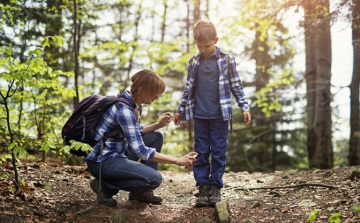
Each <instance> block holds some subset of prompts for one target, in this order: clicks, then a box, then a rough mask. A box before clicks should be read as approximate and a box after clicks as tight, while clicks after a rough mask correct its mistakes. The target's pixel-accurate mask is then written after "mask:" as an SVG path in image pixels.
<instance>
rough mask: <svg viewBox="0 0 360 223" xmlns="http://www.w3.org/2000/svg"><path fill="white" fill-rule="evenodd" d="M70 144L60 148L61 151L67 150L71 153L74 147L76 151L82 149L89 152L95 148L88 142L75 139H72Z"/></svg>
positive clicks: (66, 151) (67, 152)
mask: <svg viewBox="0 0 360 223" xmlns="http://www.w3.org/2000/svg"><path fill="white" fill-rule="evenodd" d="M70 144H71V145H70V146H69V145H66V146H63V147H61V148H60V152H65V153H66V154H69V153H70V150H71V149H74V150H76V151H78V150H81V151H83V152H86V153H89V152H91V151H92V150H93V148H92V147H91V146H89V144H87V143H82V142H78V141H75V140H70Z"/></svg>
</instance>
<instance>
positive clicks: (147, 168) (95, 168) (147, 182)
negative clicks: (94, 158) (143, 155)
mask: <svg viewBox="0 0 360 223" xmlns="http://www.w3.org/2000/svg"><path fill="white" fill-rule="evenodd" d="M143 141H144V143H145V145H146V146H148V147H152V148H156V151H157V152H161V148H162V145H163V142H164V137H163V135H162V133H160V132H157V131H155V132H152V133H148V134H145V135H143ZM137 161H138V157H137V156H136V154H135V153H134V152H132V153H131V152H130V154H129V156H128V158H120V157H113V158H110V159H108V160H106V161H104V162H103V163H102V173H101V178H102V179H101V191H102V192H103V193H104V194H105V195H107V196H109V197H111V196H113V195H115V194H117V193H118V192H119V190H125V191H149V190H154V189H156V188H157V187H159V186H160V184H161V183H162V176H161V174H160V173H159V172H158V171H157V166H158V164H157V163H154V162H150V161H146V160H145V161H143V160H142V161H141V163H139V162H137ZM87 165H88V170H89V172H90V173H91V175H93V176H94V177H95V178H96V180H99V179H98V178H99V169H100V163H97V162H91V161H90V162H89V161H88V162H87Z"/></svg>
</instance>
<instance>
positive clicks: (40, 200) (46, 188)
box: [0, 162, 360, 223]
mask: <svg viewBox="0 0 360 223" xmlns="http://www.w3.org/2000/svg"><path fill="white" fill-rule="evenodd" d="M0 167H1V169H0V171H1V172H2V173H1V175H2V177H1V178H0V222H6V223H9V222H27V223H32V222H62V223H63V222H79V223H82V222H86V223H92V222H114V218H113V215H114V213H116V212H122V213H126V214H127V217H128V218H127V220H126V221H125V220H124V221H118V222H141V223H146V222H149V223H158V222H160V223H162V222H167V223H170V222H171V223H172V222H174V223H175V222H176V223H178V222H183V223H192V222H218V221H219V220H218V217H217V215H216V211H215V208H213V207H203V208H197V207H194V204H195V200H196V195H197V189H196V187H195V182H194V179H193V175H192V172H181V173H175V172H169V171H160V172H161V174H162V175H163V178H164V181H163V184H162V185H161V186H160V187H159V188H158V189H157V190H156V191H155V193H156V194H157V195H160V196H162V197H163V202H162V204H160V205H154V204H146V203H141V202H138V201H129V200H128V193H127V192H119V194H117V195H116V196H115V197H114V198H115V199H116V200H117V201H118V205H117V207H107V206H104V205H100V204H98V203H97V202H96V196H95V194H94V193H93V192H92V191H91V189H90V187H89V182H90V180H91V179H92V176H91V175H90V174H89V173H88V172H87V171H86V166H85V165H82V166H67V165H64V164H61V163H49V162H47V163H21V164H19V166H18V169H19V174H20V179H22V180H24V182H26V185H24V186H22V191H23V192H24V193H18V194H16V195H14V193H13V192H11V189H12V188H14V184H13V182H12V180H11V179H10V178H7V177H5V175H6V174H5V172H7V173H9V174H10V175H13V170H12V166H11V164H10V163H6V162H4V163H2V164H0ZM357 169H359V167H345V168H334V169H331V170H308V171H297V170H292V171H287V172H280V171H279V172H275V173H251V174H249V173H247V172H240V173H234V172H230V173H226V174H225V175H224V183H225V186H224V188H223V189H222V199H223V200H227V201H228V204H229V210H228V212H229V214H230V217H231V222H239V223H242V222H246V223H258V222H266V223H268V222H276V223H278V222H279V223H287V222H289V223H297V222H299V223H300V222H301V223H302V222H307V219H308V217H309V215H310V213H311V212H312V211H318V214H317V215H316V218H315V220H314V221H313V222H339V221H336V220H341V221H340V222H344V223H355V222H360V216H359V215H358V214H357V212H356V211H355V209H356V207H358V206H359V204H358V203H359V180H358V179H357V178H358V177H359V174H358V173H356V174H355V175H352V173H353V171H355V170H357ZM351 178H354V179H353V180H351ZM332 187H333V188H332ZM261 188H262V189H261ZM270 188H272V189H270ZM332 215H334V216H332ZM340 215H341V216H340ZM336 216H338V217H336ZM339 216H340V217H339Z"/></svg>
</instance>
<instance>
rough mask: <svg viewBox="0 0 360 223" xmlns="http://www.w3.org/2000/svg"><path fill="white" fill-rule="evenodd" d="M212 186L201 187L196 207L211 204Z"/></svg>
mask: <svg viewBox="0 0 360 223" xmlns="http://www.w3.org/2000/svg"><path fill="white" fill-rule="evenodd" d="M209 189H210V185H201V186H200V187H199V198H198V199H196V204H195V206H196V207H204V206H206V205H207V204H208V202H209V192H210V190H209Z"/></svg>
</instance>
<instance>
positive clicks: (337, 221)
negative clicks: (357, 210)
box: [328, 213, 341, 223]
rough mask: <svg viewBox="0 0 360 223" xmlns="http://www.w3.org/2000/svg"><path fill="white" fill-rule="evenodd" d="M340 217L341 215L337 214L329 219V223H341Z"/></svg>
mask: <svg viewBox="0 0 360 223" xmlns="http://www.w3.org/2000/svg"><path fill="white" fill-rule="evenodd" d="M340 217H341V213H335V214H332V215H331V216H330V217H329V219H328V221H329V222H330V223H340V222H341V219H340Z"/></svg>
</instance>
